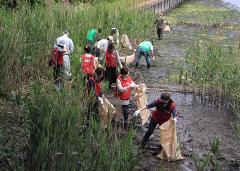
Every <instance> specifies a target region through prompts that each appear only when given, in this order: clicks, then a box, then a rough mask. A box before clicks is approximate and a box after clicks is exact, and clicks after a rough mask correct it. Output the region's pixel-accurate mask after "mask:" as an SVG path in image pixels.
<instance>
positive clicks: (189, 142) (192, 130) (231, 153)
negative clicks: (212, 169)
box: [131, 0, 240, 171]
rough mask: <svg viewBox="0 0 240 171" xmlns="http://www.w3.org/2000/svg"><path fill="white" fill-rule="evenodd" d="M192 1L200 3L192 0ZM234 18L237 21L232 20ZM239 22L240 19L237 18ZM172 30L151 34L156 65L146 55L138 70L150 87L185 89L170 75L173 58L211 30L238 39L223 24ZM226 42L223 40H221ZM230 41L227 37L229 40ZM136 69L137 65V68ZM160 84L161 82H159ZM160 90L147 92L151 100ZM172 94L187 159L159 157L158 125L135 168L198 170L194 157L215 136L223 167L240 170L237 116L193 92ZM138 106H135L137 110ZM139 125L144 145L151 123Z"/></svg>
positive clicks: (138, 138)
mask: <svg viewBox="0 0 240 171" xmlns="http://www.w3.org/2000/svg"><path fill="white" fill-rule="evenodd" d="M203 2H204V3H205V4H206V5H212V6H222V5H223V4H222V3H221V2H220V1H218V0H212V1H206V0H205V1H203ZM188 3H196V1H190V2H188ZM228 22H233V21H228ZM235 22H238V23H240V22H239V20H237V21H236V20H235ZM172 29H173V31H172V32H171V33H166V34H164V37H163V39H162V40H160V41H159V40H157V36H156V34H155V30H154V29H153V31H152V34H151V35H149V37H150V39H153V41H154V48H155V49H156V51H157V55H156V58H155V60H156V66H152V67H151V68H150V69H147V68H146V64H145V60H144V59H142V65H141V66H140V67H139V69H137V71H135V72H140V73H141V74H142V75H143V76H142V77H141V78H139V77H138V80H137V82H145V84H147V87H159V88H162V87H165V88H167V89H169V90H173V89H178V90H181V88H182V87H181V85H177V84H173V83H172V81H171V80H170V79H169V78H170V75H171V74H173V73H176V72H177V68H176V67H175V65H174V64H173V62H172V61H173V60H175V59H178V58H181V57H184V54H185V53H186V49H187V48H188V47H190V46H191V44H192V42H194V40H195V39H197V37H198V38H199V37H201V35H202V34H203V32H204V34H208V35H209V37H214V36H216V35H217V34H219V33H220V34H224V35H225V37H226V39H224V41H225V40H227V42H228V43H231V42H234V41H235V40H234V37H235V36H236V35H237V30H224V28H220V27H209V28H208V30H207V31H206V30H205V31H203V30H202V29H201V28H199V27H198V26H197V25H194V24H193V25H186V24H178V25H176V26H174V27H173V28H172ZM220 43H222V42H220ZM225 43H226V41H225ZM133 70H135V69H133ZM156 85H157V86H156ZM160 94H161V91H160V90H157V89H155V90H151V92H149V93H147V96H148V101H149V102H151V101H153V100H154V99H156V98H158V97H159V96H160ZM172 98H173V100H174V101H176V103H177V110H178V112H180V113H181V115H182V116H183V118H179V119H178V122H177V135H178V140H179V142H180V144H181V150H182V154H183V156H184V157H185V160H183V161H178V162H166V161H161V160H158V159H156V158H155V155H156V154H158V153H160V151H161V148H160V147H159V128H157V129H155V132H154V135H153V137H151V138H150V140H149V142H148V144H147V146H146V149H143V150H139V151H138V159H137V160H138V165H137V166H136V167H135V170H139V171H140V170H141V171H142V170H148V171H150V170H151V171H155V170H160V169H161V168H163V169H164V170H168V171H180V170H183V171H191V170H197V169H196V167H195V164H194V161H193V156H195V157H197V158H204V157H206V156H207V153H208V152H209V151H210V144H209V140H212V139H213V138H214V137H217V138H219V140H220V146H219V155H218V157H217V158H218V162H219V164H220V165H221V169H222V170H228V171H237V170H240V141H239V139H237V138H236V136H235V134H234V132H233V130H232V128H231V125H230V123H231V121H232V120H233V119H234V116H232V115H231V114H229V113H228V112H227V111H224V110H221V108H217V107H215V106H214V105H209V104H202V103H201V100H200V99H198V98H196V99H194V98H193V95H192V94H191V93H187V94H184V93H181V92H173V93H172ZM134 110H135V107H134V105H133V107H132V108H131V111H134ZM136 125H137V135H136V137H135V143H136V145H140V143H141V140H142V137H143V136H144V133H145V132H146V130H147V126H148V123H147V124H145V125H144V126H142V127H141V125H140V124H136Z"/></svg>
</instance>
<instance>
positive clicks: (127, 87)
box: [116, 66, 137, 128]
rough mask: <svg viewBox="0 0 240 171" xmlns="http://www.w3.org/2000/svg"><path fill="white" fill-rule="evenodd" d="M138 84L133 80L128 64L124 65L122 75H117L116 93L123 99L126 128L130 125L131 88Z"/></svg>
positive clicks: (124, 124)
mask: <svg viewBox="0 0 240 171" xmlns="http://www.w3.org/2000/svg"><path fill="white" fill-rule="evenodd" d="M136 86H137V85H136V84H135V83H134V82H133V80H132V78H131V76H130V75H129V69H128V67H127V66H123V67H122V69H121V71H120V75H118V77H117V89H116V93H117V96H118V97H119V99H120V100H121V105H122V111H123V119H124V123H123V126H124V128H127V127H128V121H127V120H128V115H129V112H128V105H129V100H130V97H131V88H134V87H136Z"/></svg>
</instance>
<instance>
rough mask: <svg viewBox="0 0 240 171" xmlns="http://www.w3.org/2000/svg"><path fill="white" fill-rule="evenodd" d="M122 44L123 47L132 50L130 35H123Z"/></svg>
mask: <svg viewBox="0 0 240 171" xmlns="http://www.w3.org/2000/svg"><path fill="white" fill-rule="evenodd" d="M121 44H122V47H124V48H128V49H129V50H132V45H131V43H130V40H129V38H128V35H126V34H123V35H122V37H121Z"/></svg>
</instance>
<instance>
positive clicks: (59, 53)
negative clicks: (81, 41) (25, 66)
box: [49, 47, 64, 67]
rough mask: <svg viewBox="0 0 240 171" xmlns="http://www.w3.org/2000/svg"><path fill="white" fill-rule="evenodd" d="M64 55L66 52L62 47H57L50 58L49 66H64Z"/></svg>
mask: <svg viewBox="0 0 240 171" xmlns="http://www.w3.org/2000/svg"><path fill="white" fill-rule="evenodd" d="M63 53H64V51H63V50H61V48H60V47H55V48H54V49H53V51H52V53H51V56H50V60H49V66H52V67H56V66H57V65H63Z"/></svg>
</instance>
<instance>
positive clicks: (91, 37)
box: [87, 29, 97, 42]
mask: <svg viewBox="0 0 240 171" xmlns="http://www.w3.org/2000/svg"><path fill="white" fill-rule="evenodd" d="M96 34H97V30H96V29H90V30H89V31H88V33H87V40H88V41H91V42H93V41H94V37H95V35H96Z"/></svg>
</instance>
